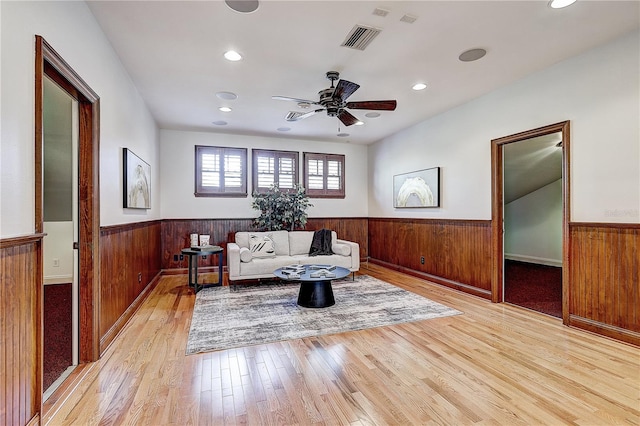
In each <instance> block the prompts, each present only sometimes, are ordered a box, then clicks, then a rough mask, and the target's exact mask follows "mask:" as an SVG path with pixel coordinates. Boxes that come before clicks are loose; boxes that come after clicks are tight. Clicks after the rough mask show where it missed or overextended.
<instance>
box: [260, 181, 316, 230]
mask: <svg viewBox="0 0 640 426" xmlns="http://www.w3.org/2000/svg"><path fill="white" fill-rule="evenodd" d="M251 206H252V207H253V208H254V209H256V210H258V211H260V216H258V217H257V218H255V219H254V220H253V226H254V227H255V228H257V229H261V230H265V231H279V230H282V229H285V230H289V231H293V230H294V229H296V228H297V229H302V228H304V226H305V225H306V224H307V209H308V208H309V207H313V204H311V203H310V202H309V196H308V195H307V192H306V190H305V189H304V187H302V186H301V185H298V184H296V185H295V186H294V188H293V189H291V190H284V191H283V190H281V189H280V188H279V187H278V185H272V186H271V187H270V188H269V190H268V191H267V192H264V193H254V194H253V203H252V204H251Z"/></svg>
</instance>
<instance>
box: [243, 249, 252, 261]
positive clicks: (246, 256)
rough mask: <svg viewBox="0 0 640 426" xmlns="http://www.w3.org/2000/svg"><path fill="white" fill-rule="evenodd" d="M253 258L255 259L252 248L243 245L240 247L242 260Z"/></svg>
mask: <svg viewBox="0 0 640 426" xmlns="http://www.w3.org/2000/svg"><path fill="white" fill-rule="evenodd" d="M251 259H253V255H252V254H251V250H249V249H248V248H246V247H241V248H240V261H241V262H245V263H246V262H251Z"/></svg>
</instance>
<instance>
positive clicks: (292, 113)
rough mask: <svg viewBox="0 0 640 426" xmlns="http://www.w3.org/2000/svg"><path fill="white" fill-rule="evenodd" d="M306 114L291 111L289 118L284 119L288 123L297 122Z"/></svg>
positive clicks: (288, 114)
mask: <svg viewBox="0 0 640 426" xmlns="http://www.w3.org/2000/svg"><path fill="white" fill-rule="evenodd" d="M304 114H306V113H304V112H298V111H289V112H288V113H287V116H286V117H285V118H284V119H285V120H287V121H295V120H296V119H297V118H298V117H300V116H301V115H304Z"/></svg>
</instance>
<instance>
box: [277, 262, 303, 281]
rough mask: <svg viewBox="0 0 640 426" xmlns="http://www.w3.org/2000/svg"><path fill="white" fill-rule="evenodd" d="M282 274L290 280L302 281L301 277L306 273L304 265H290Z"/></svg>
mask: <svg viewBox="0 0 640 426" xmlns="http://www.w3.org/2000/svg"><path fill="white" fill-rule="evenodd" d="M281 271H282V274H283V275H285V276H286V277H287V279H289V280H296V279H300V275H302V274H304V273H305V272H306V269H305V267H304V265H289V266H283V267H282V268H281Z"/></svg>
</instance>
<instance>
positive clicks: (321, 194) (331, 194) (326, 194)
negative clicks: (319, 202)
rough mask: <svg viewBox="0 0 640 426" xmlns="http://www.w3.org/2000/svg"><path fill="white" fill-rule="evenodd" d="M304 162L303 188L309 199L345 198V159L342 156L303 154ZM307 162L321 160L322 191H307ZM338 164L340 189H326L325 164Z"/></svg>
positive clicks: (314, 153)
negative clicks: (334, 162) (333, 162)
mask: <svg viewBox="0 0 640 426" xmlns="http://www.w3.org/2000/svg"><path fill="white" fill-rule="evenodd" d="M303 159H304V160H303V161H304V187H305V189H306V191H307V195H308V196H309V198H345V194H346V190H345V173H346V157H345V155H344V154H323V153H316V152H305V153H303ZM309 160H322V162H323V165H324V167H323V175H322V178H323V189H309ZM328 161H338V162H340V167H341V173H340V189H328V188H327V174H326V171H327V170H328V168H327V162H328Z"/></svg>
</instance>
